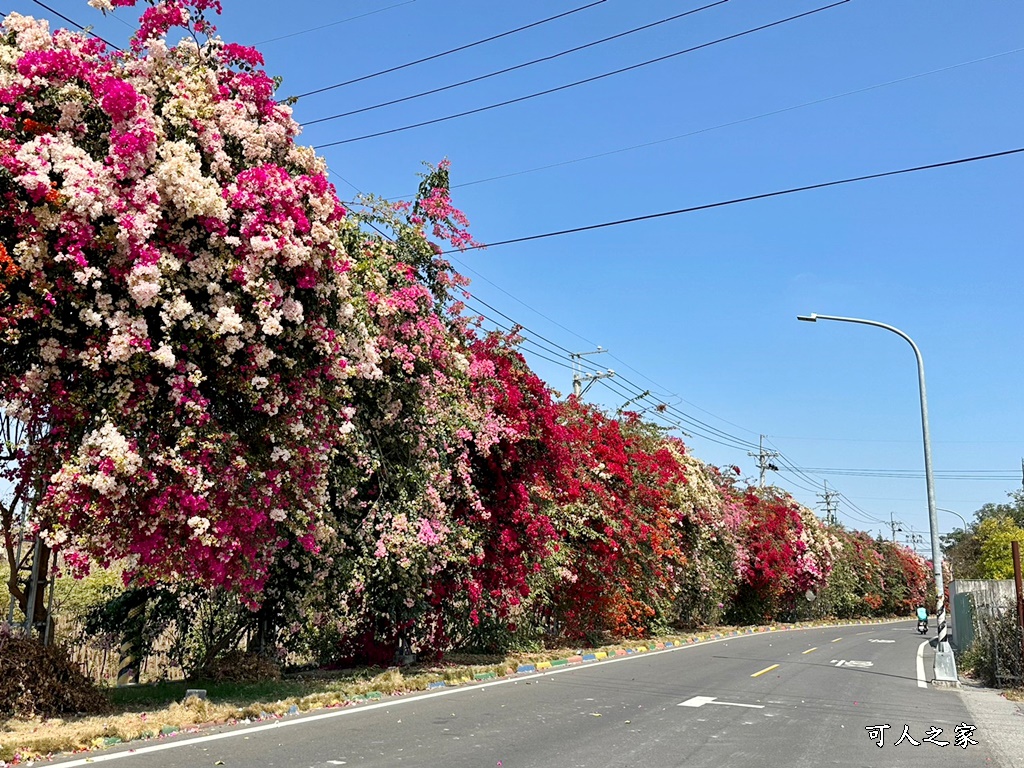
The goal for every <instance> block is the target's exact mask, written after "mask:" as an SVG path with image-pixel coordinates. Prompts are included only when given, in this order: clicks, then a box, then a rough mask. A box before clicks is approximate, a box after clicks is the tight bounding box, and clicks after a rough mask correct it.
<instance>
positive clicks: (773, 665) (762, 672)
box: [751, 664, 779, 677]
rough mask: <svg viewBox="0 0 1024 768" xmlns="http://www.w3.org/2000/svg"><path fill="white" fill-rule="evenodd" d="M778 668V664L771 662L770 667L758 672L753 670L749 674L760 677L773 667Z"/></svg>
mask: <svg viewBox="0 0 1024 768" xmlns="http://www.w3.org/2000/svg"><path fill="white" fill-rule="evenodd" d="M778 668H779V665H778V664H772V665H771V666H770V667H765V668H764V669H762V670H761V671H760V672H755V673H754V674H752V675H751V677H760V676H761V675H763V674H764V673H765V672H771V671H772V670H773V669H778Z"/></svg>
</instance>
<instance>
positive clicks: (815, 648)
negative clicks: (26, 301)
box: [801, 646, 818, 654]
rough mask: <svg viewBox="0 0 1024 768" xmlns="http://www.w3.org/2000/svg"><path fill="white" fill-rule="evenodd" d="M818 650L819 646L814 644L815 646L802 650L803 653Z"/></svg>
mask: <svg viewBox="0 0 1024 768" xmlns="http://www.w3.org/2000/svg"><path fill="white" fill-rule="evenodd" d="M816 650H818V646H814V647H813V648H808V649H807V650H806V651H801V653H803V654H807V653H810V652H811V651H816Z"/></svg>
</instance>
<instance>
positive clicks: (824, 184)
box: [443, 147, 1024, 253]
mask: <svg viewBox="0 0 1024 768" xmlns="http://www.w3.org/2000/svg"><path fill="white" fill-rule="evenodd" d="M1021 152H1024V147H1018V148H1017V149H1007V150H1004V151H1002V152H990V153H988V154H985V155H973V156H971V157H963V158H959V159H957V160H945V161H943V162H941V163H929V164H927V165H917V166H914V167H912V168H900V169H899V170H895V171H884V172H882V173H870V174H867V175H864V176H852V177H850V178H846V179H838V180H835V181H825V182H821V183H819V184H808V185H806V186H803V187H790V188H788V189H781V190H777V191H775V192H763V193H761V194H759V195H748V196H747V197H736V198H733V199H731V200H720V201H718V202H715V203H705V204H703V205H693V206H690V207H688V208H677V209H676V210H673V211H662V212H661V213H648V214H645V215H643V216H632V217H630V218H628V219H616V220H615V221H605V222H601V223H600V224H587V225H585V226H582V227H572V228H570V229H561V230H557V231H555V232H544V233H542V234H539V235H527V236H525V237H514V238H510V239H508V240H498V241H496V242H493V243H484V244H482V245H471V246H468V247H466V248H462V249H453V250H450V251H444V252H443V253H461V252H463V251H475V250H479V249H481V248H495V247H497V246H499V245H512V244H513V243H526V242H529V241H531V240H543V239H545V238H548V237H560V236H562V235H574V234H577V233H579V232H589V231H592V230H595V229H605V228H607V227H617V226H619V225H621V224H634V223H636V222H639V221H650V220H651V219H660V218H665V217H667V216H678V215H679V214H682V213H694V212H696V211H707V210H711V209H713V208H724V207H726V206H729V205H738V204H739V203H749V202H753V201H754V200H767V199H769V198H772V197H782V196H783V195H792V194H795V193H797V192H809V191H811V190H814V189H826V188H828V187H838V186H841V185H843V184H853V183H854V182H858V181H870V180H872V179H883V178H885V177H887V176H899V175H901V174H904V173H915V172H917V171H929V170H933V169H935V168H947V167H950V166H954V165H963V164H965V163H973V162H977V161H979V160H991V159H993V158H996V157H1006V156H1008V155H1016V154H1020V153H1021Z"/></svg>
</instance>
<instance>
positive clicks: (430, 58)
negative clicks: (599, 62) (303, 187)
mask: <svg viewBox="0 0 1024 768" xmlns="http://www.w3.org/2000/svg"><path fill="white" fill-rule="evenodd" d="M605 1H606V0H596V2H593V3H587V4H586V5H581V6H579V7H577V8H572V9H570V10H568V11H564V12H563V13H559V14H556V15H554V16H548V17H547V18H546V19H541V20H540V21H534V22H532V23H530V24H526V25H524V26H522V27H516V28H515V29H510V30H508V31H507V32H501V33H500V34H497V35H491V36H490V37H485V38H483V39H482V40H476V41H475V42H472V43H466V44H465V45H460V46H458V47H456V48H450V49H449V50H447V51H441V53H435V54H432V55H430V56H424V57H423V58H422V59H416V60H415V61H410V62H407V63H405V64H399V65H398V66H394V67H388V68H387V69H382V70H380V71H378V72H372V73H370V74H368V75H362V76H360V77H356V78H353V79H351V80H346V81H344V82H342V83H335V84H334V85H327V86H324V87H323V88H317V89H316V90H313V91H306V92H305V93H300V94H299V95H298V96H296V97H295V98H297V99H301V98H304V97H306V96H313V95H315V94H318V93H324V92H325V91H333V90H334V89H335V88H344V87H345V86H346V85H353V84H354V83H361V82H363V81H364V80H370V79H371V78H374V77H380V76H381V75H387V74H390V73H392V72H398V71H399V70H401V69H407V68H408V67H413V66H416V65H417V64H423V63H424V62H427V61H433V60H434V59H440V58H441V57H442V56H449V55H451V54H453V53H458V52H459V51H465V50H467V49H469V48H474V47H476V46H478V45H483V44H484V43H490V42H492V41H494V40H498V39H500V38H502V37H508V36H509V35H514V34H516V33H517V32H523V31H524V30H527V29H532V28H533V27H539V26H540V25H541V24H547V23H548V22H549V21H555V20H556V19H561V18H564V17H566V16H571V15H572V14H574V13H579V12H580V11H585V10H587V9H588V8H593V7H594V6H595V5H601V4H602V3H604V2H605Z"/></svg>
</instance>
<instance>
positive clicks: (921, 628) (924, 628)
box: [917, 619, 928, 635]
mask: <svg viewBox="0 0 1024 768" xmlns="http://www.w3.org/2000/svg"><path fill="white" fill-rule="evenodd" d="M917 631H918V632H920V633H921V634H922V635H927V634H928V619H918V620H917Z"/></svg>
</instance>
